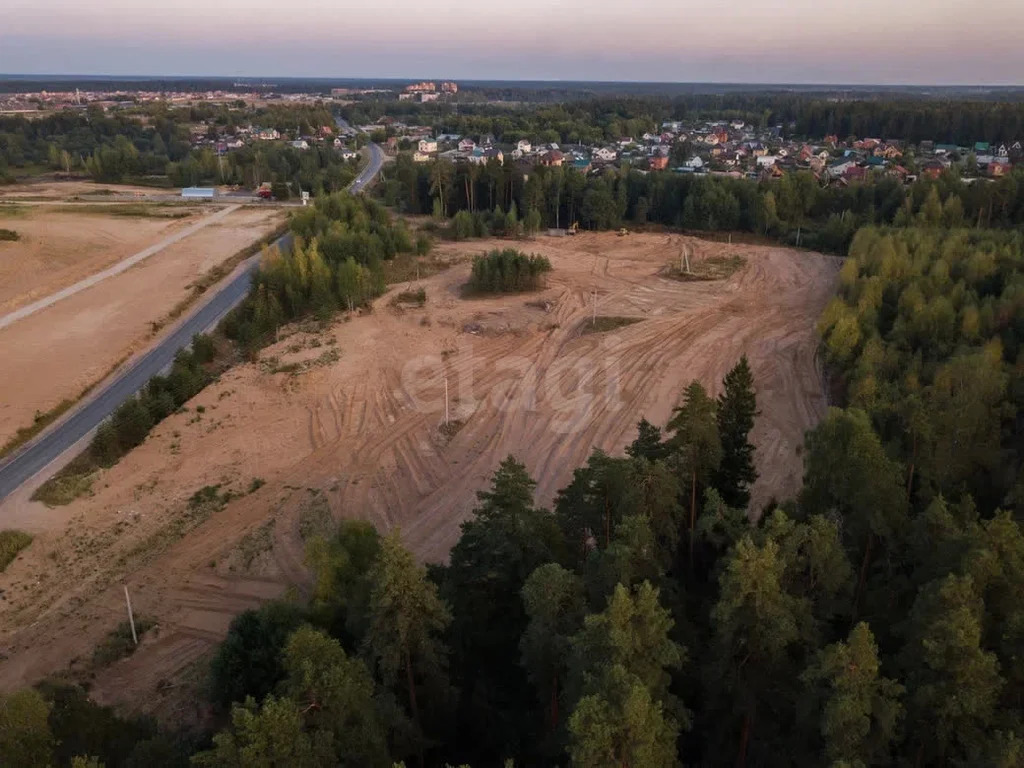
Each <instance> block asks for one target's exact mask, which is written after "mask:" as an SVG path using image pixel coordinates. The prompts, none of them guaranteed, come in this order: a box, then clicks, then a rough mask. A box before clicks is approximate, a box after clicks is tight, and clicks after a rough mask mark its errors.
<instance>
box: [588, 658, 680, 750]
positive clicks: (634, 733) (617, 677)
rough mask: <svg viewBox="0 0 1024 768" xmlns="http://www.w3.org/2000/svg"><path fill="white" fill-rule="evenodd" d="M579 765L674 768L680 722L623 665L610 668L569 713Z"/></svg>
mask: <svg viewBox="0 0 1024 768" xmlns="http://www.w3.org/2000/svg"><path fill="white" fill-rule="evenodd" d="M569 732H570V735H571V743H570V746H569V755H570V757H571V758H572V764H573V766H577V768H672V766H675V765H676V739H677V738H678V736H679V726H678V724H677V723H675V722H674V721H673V720H672V719H671V717H670V716H667V715H666V714H665V711H664V707H663V706H662V705H661V704H660V703H659V702H658V701H656V700H655V699H654V697H653V696H651V692H650V691H649V690H648V689H647V688H646V687H645V686H644V684H643V683H642V682H641V681H640V680H639V679H638V678H637V677H636V675H631V674H630V673H629V672H627V671H626V670H625V669H624V668H623V667H622V666H621V665H614V666H612V667H611V668H609V669H607V670H606V671H604V672H603V673H602V674H601V675H600V676H599V677H598V678H597V679H596V680H595V681H594V683H593V685H592V686H591V691H590V692H589V693H587V695H585V696H584V697H583V698H582V699H580V701H579V703H578V704H577V705H576V708H575V710H573V713H572V717H570V718H569Z"/></svg>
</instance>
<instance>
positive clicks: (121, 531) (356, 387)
mask: <svg viewBox="0 0 1024 768" xmlns="http://www.w3.org/2000/svg"><path fill="white" fill-rule="evenodd" d="M682 242H683V239H682V238H679V237H677V236H667V235H632V236H630V237H627V238H617V237H616V236H615V235H610V234H585V235H580V236H578V237H575V238H563V239H547V238H541V239H538V240H537V241H535V242H534V243H532V244H530V247H529V248H528V250H533V251H535V252H539V253H543V254H545V255H546V256H548V257H549V258H550V259H551V261H552V264H553V266H554V272H553V273H552V274H551V276H550V278H549V281H548V287H547V288H546V289H545V290H544V291H542V292H540V293H536V294H530V295H518V296H510V297H501V298H495V299H472V300H467V299H463V298H461V297H460V287H461V285H462V284H463V283H464V282H465V280H466V277H467V274H468V271H469V267H468V264H465V263H460V264H458V265H457V266H455V267H453V268H452V269H450V270H448V271H446V272H442V273H441V274H438V275H435V276H433V277H431V278H428V279H426V280H423V281H422V283H421V285H422V286H423V287H425V289H426V292H427V303H426V306H425V307H423V308H422V309H401V308H395V307H393V306H392V305H391V303H390V298H389V297H388V296H385V297H384V298H382V299H380V300H378V301H377V303H376V306H375V309H374V311H373V313H372V314H368V315H364V316H359V317H352V318H350V319H347V320H344V321H340V322H338V323H336V324H335V325H334V326H333V327H331V328H329V329H325V330H316V329H307V330H305V331H298V332H296V333H294V334H292V335H291V336H289V337H287V338H284V339H282V340H281V341H280V342H279V343H278V344H277V345H275V346H274V347H272V348H269V349H267V350H264V352H263V355H262V358H261V360H260V361H259V362H256V363H252V364H246V365H242V366H239V367H237V368H235V369H233V370H231V371H230V372H228V373H227V374H226V375H224V376H223V377H222V378H221V380H220V381H219V382H218V383H216V384H215V385H213V386H211V387H209V388H208V389H207V390H206V391H204V392H203V393H202V394H201V395H199V396H198V397H197V398H195V400H194V401H193V402H192V403H190V407H189V409H188V411H187V412H185V413H181V414H178V415H176V416H173V417H172V418H170V419H169V420H167V421H166V422H164V423H163V424H161V425H160V426H159V427H158V428H157V429H156V430H155V432H154V434H153V435H152V436H151V437H150V438H149V439H148V440H147V441H146V443H144V444H143V445H142V446H141V447H140V448H139V449H137V450H136V451H134V452H133V453H132V454H131V455H129V456H128V457H126V458H125V459H124V460H122V462H121V463H120V464H119V465H118V466H116V467H114V468H113V469H112V470H109V471H108V472H107V473H106V474H105V475H104V476H102V477H101V478H100V479H99V481H97V483H96V485H95V487H94V491H95V495H93V496H92V497H90V498H84V499H80V500H79V501H78V502H76V503H75V504H73V505H71V506H70V507H68V508H65V509H63V510H52V511H51V510H45V509H42V508H38V509H37V508H35V507H34V505H31V504H28V503H26V502H24V501H22V500H18V499H15V500H9V502H8V503H7V504H6V506H5V507H4V506H0V526H2V525H4V524H5V522H6V521H8V520H18V521H19V522H21V523H24V522H25V521H30V522H33V523H34V525H33V526H32V527H33V528H34V530H35V532H36V533H37V534H38V536H37V538H36V541H35V542H34V543H33V544H32V546H31V547H30V548H29V549H28V550H26V552H25V553H24V554H23V555H22V556H21V557H20V558H19V560H17V561H16V562H15V563H14V564H12V565H11V566H10V567H9V568H8V571H7V572H6V573H5V574H3V575H0V589H3V590H4V593H3V600H2V601H0V626H2V627H3V630H0V632H2V634H0V653H3V654H5V655H6V660H5V661H4V662H3V663H2V664H0V688H11V687H14V686H17V685H20V684H24V683H26V682H30V681H32V680H35V679H37V678H39V677H40V676H42V675H44V674H46V673H49V672H52V671H53V670H55V669H61V668H64V667H65V666H66V665H67V664H68V662H69V660H71V659H76V658H78V659H82V658H86V657H88V656H89V655H90V654H91V651H92V649H93V648H94V647H95V645H96V643H97V642H98V641H99V640H100V639H101V638H102V637H103V635H104V634H105V633H106V632H108V631H109V630H110V629H112V628H113V627H114V626H115V625H116V623H117V622H118V621H120V620H121V618H122V616H123V614H124V606H123V592H122V588H121V584H122V583H127V584H128V585H129V586H130V587H131V589H132V599H133V603H134V604H135V606H136V610H137V612H138V613H140V614H144V615H147V616H151V617H154V618H155V619H157V621H158V624H159V627H158V629H157V630H154V631H153V632H152V633H151V634H150V635H148V636H147V638H146V639H145V640H144V642H143V645H142V647H141V648H140V650H139V651H138V652H137V653H136V654H135V655H134V656H132V657H131V658H129V659H128V660H126V661H123V662H119V663H116V664H114V665H113V666H111V667H109V668H107V669H105V670H100V671H98V672H97V674H96V678H95V683H94V688H93V692H94V695H95V697H96V698H97V699H98V700H100V701H103V702H114V703H118V704H120V705H122V706H123V707H125V708H126V709H143V710H146V711H149V712H153V713H155V714H156V715H158V716H160V717H163V718H167V719H171V720H174V721H178V722H180V721H182V720H188V719H191V718H195V717H197V716H200V715H201V713H198V712H197V711H196V710H195V707H196V704H195V700H196V698H195V696H193V695H191V693H190V692H191V691H194V690H195V686H196V685H198V684H199V681H200V680H201V678H202V675H203V670H204V668H205V667H204V665H205V663H206V660H207V659H208V656H209V654H210V653H211V651H212V649H213V647H214V644H215V643H216V642H217V641H218V640H219V638H221V637H222V636H223V632H224V631H225V629H226V628H227V625H228V623H229V622H230V620H231V618H232V616H233V615H235V614H236V613H237V612H238V611H240V610H242V609H244V608H246V607H248V606H252V605H255V604H257V603H258V602H259V600H261V599H265V598H266V597H268V596H272V595H275V594H281V593H283V592H284V591H285V590H286V588H288V586H289V585H297V586H298V588H299V589H300V591H301V590H302V589H304V588H305V586H306V583H307V582H306V578H307V577H306V573H305V570H304V567H303V562H302V558H303V536H304V535H307V534H308V533H309V532H310V531H314V530H317V529H318V528H320V527H322V526H324V525H325V524H326V523H328V522H329V520H330V518H331V517H333V518H334V519H337V518H340V517H343V516H348V517H362V518H366V519H369V520H371V521H373V522H374V523H375V524H377V525H378V526H380V527H381V528H388V527H391V526H401V527H402V530H403V533H404V536H405V538H406V540H407V542H408V544H409V546H410V547H411V548H412V549H413V550H414V551H415V552H416V554H417V555H418V556H419V557H420V558H422V559H424V560H442V559H444V558H445V557H446V555H447V552H448V550H449V548H450V547H451V545H452V543H453V542H454V540H455V539H456V537H457V535H458V530H459V523H460V522H461V521H462V520H463V519H465V517H466V516H467V514H468V513H469V512H470V510H471V509H472V507H473V504H474V501H475V493H476V491H477V490H479V489H480V488H482V487H483V486H484V484H485V483H486V482H487V479H488V477H489V476H490V474H491V473H492V472H493V471H494V469H495V468H496V466H497V464H498V463H499V462H500V461H501V460H502V459H503V458H504V457H505V456H507V455H509V454H514V455H516V456H518V457H520V458H522V459H523V460H524V461H525V462H526V464H527V466H528V468H529V469H530V471H531V472H532V473H533V475H534V477H535V478H536V479H537V481H538V488H537V495H538V501H539V502H540V503H542V504H550V502H551V500H552V497H553V495H554V494H555V492H556V491H557V489H559V488H560V487H562V486H563V485H565V484H566V483H567V482H568V480H569V479H570V477H571V473H572V470H573V469H574V468H575V467H576V466H577V465H579V464H581V463H582V462H584V461H585V460H586V458H587V456H588V455H589V454H590V452H591V451H592V450H593V449H595V448H602V449H604V450H607V451H610V452H613V453H620V452H621V451H622V449H623V447H624V445H625V444H626V443H627V442H628V441H629V440H631V439H632V437H633V435H634V430H635V424H636V422H637V420H638V419H639V418H640V417H641V416H642V415H646V416H647V418H648V419H650V420H651V421H653V422H654V423H657V424H662V423H664V422H665V421H666V419H667V418H668V415H669V413H670V411H671V409H672V407H673V406H674V405H676V404H677V402H678V398H679V395H680V393H681V391H682V389H683V387H684V386H685V385H686V384H687V383H688V382H689V381H691V380H692V379H694V378H698V379H700V380H701V381H703V382H704V383H705V384H706V385H707V386H708V387H710V388H711V390H712V391H714V392H717V391H718V388H719V387H720V382H721V378H722V376H723V375H724V374H725V372H726V371H727V370H728V369H729V368H730V367H731V366H732V365H733V364H735V362H736V360H737V359H738V358H739V356H740V355H741V354H743V353H746V354H747V355H748V357H749V358H750V362H751V366H752V368H753V371H754V375H755V381H756V386H757V391H758V404H759V407H760V410H761V412H762V416H761V417H760V418H759V420H758V423H757V426H756V428H755V433H754V440H755V443H756V445H757V449H758V450H757V463H758V467H759V470H760V473H761V477H760V479H759V481H758V484H757V486H756V488H755V492H754V499H755V501H754V503H755V505H758V504H761V503H763V502H764V501H765V500H767V499H768V498H769V497H771V496H773V495H775V496H780V497H784V496H787V495H789V494H792V493H793V492H794V491H795V490H796V489H797V488H798V485H799V479H800V474H801V463H800V459H799V457H798V453H797V449H798V446H799V445H800V444H801V443H802V440H803V433H804V431H805V430H806V429H807V428H809V427H811V426H812V425H813V424H815V423H816V421H817V420H818V419H819V418H820V417H821V415H822V414H823V412H824V408H825V403H824V400H823V396H822V391H821V385H820V381H819V376H818V372H817V370H816V366H815V348H816V339H815V337H814V331H813V327H814V322H815V320H816V318H817V316H818V314H819V313H820V311H821V309H822V308H823V306H824V304H825V302H826V301H827V300H828V297H829V296H830V295H831V293H832V291H833V288H834V282H835V275H836V270H837V264H836V262H835V261H834V260H833V259H830V258H827V257H823V256H819V255H816V254H809V253H800V252H795V251H789V250H785V249H780V248H768V247H753V246H723V245H716V244H710V243H705V242H702V241H698V240H692V239H689V238H687V239H686V242H687V243H688V244H689V247H690V248H691V249H692V256H691V259H692V260H693V261H694V262H695V263H699V262H700V260H701V259H703V258H706V257H708V256H716V257H720V256H723V255H729V256H731V255H741V256H742V257H743V258H744V259H745V262H744V265H743V266H742V267H741V268H740V269H739V271H737V272H736V273H735V274H733V275H732V276H731V277H729V278H728V279H726V280H723V281H718V282H680V281H677V280H672V279H668V278H666V277H663V276H661V275H660V274H659V273H660V272H661V270H662V269H663V267H664V266H665V265H666V263H667V262H668V261H670V260H674V259H677V258H678V253H679V248H680V246H681V243H682ZM501 244H502V245H506V244H507V243H501ZM490 245H491V244H488V243H480V242H474V243H469V244H465V245H460V246H458V247H454V248H448V249H447V250H448V251H449V252H451V254H452V255H453V256H455V257H467V256H469V255H471V254H474V253H478V252H480V251H482V250H484V249H485V248H487V247H489V246H490ZM395 290H399V289H395ZM393 293H394V292H393ZM595 295H596V304H597V308H596V311H597V314H598V315H600V316H615V317H629V318H633V319H635V320H637V322H635V323H633V324H631V325H628V326H625V327H621V328H618V329H617V330H613V331H610V332H607V333H585V332H584V331H585V329H586V324H587V323H588V321H589V318H590V316H591V314H592V312H593V311H594V309H593V302H594V296H595ZM2 354H4V353H3V352H2V351H0V355H2ZM282 369H284V370H282ZM446 377H447V380H448V386H449V391H450V394H451V410H452V414H451V415H452V418H453V419H456V420H458V421H461V422H462V426H461V429H458V430H457V431H455V430H454V429H453V430H451V432H454V434H449V435H445V434H444V433H443V432H442V430H441V429H440V427H441V424H442V422H443V420H444V398H443V392H444V381H445V378H446ZM256 478H258V479H259V480H261V481H265V484H261V483H260V482H254V479H256ZM204 486H219V489H218V490H217V493H223V492H224V491H229V490H230V491H233V492H237V493H240V494H241V496H240V497H239V498H235V499H234V500H232V501H230V503H228V504H227V505H226V506H224V507H223V508H219V506H220V505H216V506H217V507H218V508H216V509H212V510H211V509H209V508H199V507H197V505H196V504H194V503H193V504H190V503H189V498H190V496H191V495H192V494H193V493H195V492H196V491H197V490H199V489H200V488H203V487H204ZM0 658H2V657H0ZM78 664H79V666H80V664H81V662H79V663H78ZM166 681H174V682H175V683H177V684H180V685H177V686H176V687H174V686H172V687H169V686H168V685H167V684H166Z"/></svg>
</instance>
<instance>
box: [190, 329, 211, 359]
mask: <svg viewBox="0 0 1024 768" xmlns="http://www.w3.org/2000/svg"><path fill="white" fill-rule="evenodd" d="M216 354H217V348H216V347H215V346H214V343H213V339H212V338H211V337H210V336H207V335H206V334H205V333H197V334H196V335H195V336H193V337H192V356H193V357H194V358H195V361H196V362H197V363H199V364H200V365H206V364H207V363H211V362H213V358H214V356H215V355H216Z"/></svg>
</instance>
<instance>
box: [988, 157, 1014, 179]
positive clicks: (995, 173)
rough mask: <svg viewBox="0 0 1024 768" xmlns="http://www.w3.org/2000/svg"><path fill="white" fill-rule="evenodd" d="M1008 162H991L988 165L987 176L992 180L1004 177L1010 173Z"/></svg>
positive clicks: (1000, 160)
mask: <svg viewBox="0 0 1024 768" xmlns="http://www.w3.org/2000/svg"><path fill="white" fill-rule="evenodd" d="M1010 168H1011V166H1010V161H1009V160H1002V159H999V160H993V161H992V162H991V163H989V164H988V175H989V176H991V177H992V178H993V179H998V178H999V177H1001V176H1005V175H1006V174H1008V173H1009V172H1010Z"/></svg>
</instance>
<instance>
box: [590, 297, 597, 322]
mask: <svg viewBox="0 0 1024 768" xmlns="http://www.w3.org/2000/svg"><path fill="white" fill-rule="evenodd" d="M592 295H593V297H594V311H593V318H592V319H591V321H590V324H591V325H592V326H596V325H597V291H594V292H593V294H592Z"/></svg>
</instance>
